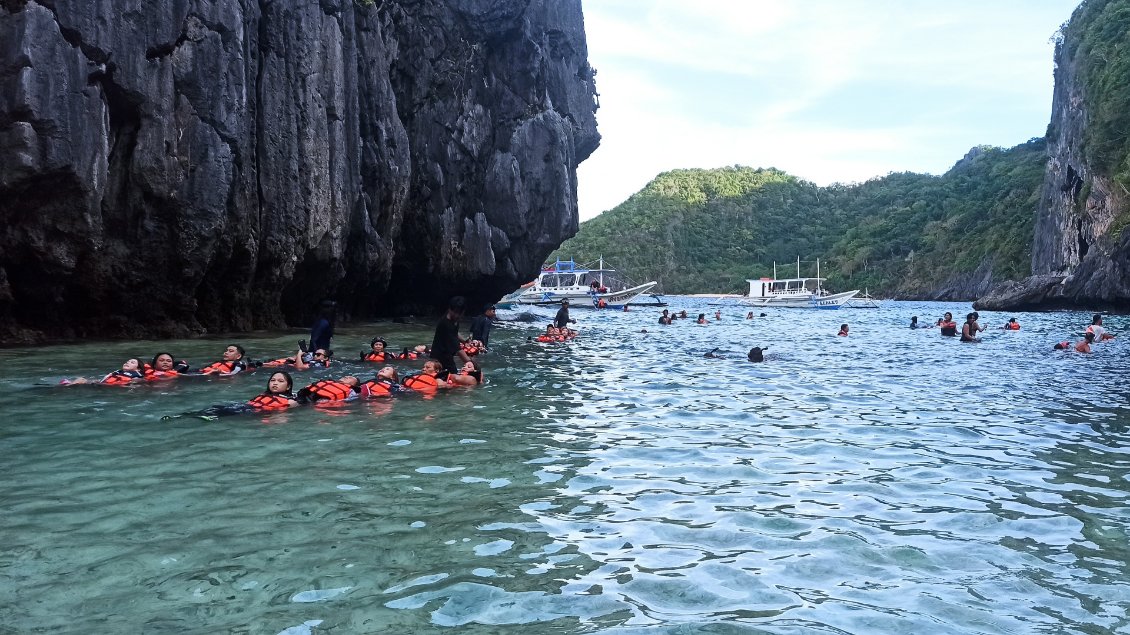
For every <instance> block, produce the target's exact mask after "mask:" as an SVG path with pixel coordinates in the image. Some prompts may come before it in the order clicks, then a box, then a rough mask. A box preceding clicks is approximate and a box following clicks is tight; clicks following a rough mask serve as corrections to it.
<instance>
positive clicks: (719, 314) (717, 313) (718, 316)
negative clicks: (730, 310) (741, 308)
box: [714, 309, 722, 322]
mask: <svg viewBox="0 0 1130 635" xmlns="http://www.w3.org/2000/svg"><path fill="white" fill-rule="evenodd" d="M721 319H722V309H718V310H717V311H715V312H714V321H715V322H717V321H718V320H721Z"/></svg>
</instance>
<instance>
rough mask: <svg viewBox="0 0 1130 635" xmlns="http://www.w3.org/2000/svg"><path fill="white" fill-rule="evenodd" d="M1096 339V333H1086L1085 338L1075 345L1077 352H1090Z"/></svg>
mask: <svg viewBox="0 0 1130 635" xmlns="http://www.w3.org/2000/svg"><path fill="white" fill-rule="evenodd" d="M1094 341H1095V334H1094V333H1084V334H1083V340H1082V341H1080V342H1079V343H1078V344H1076V345H1075V352H1076V353H1090V352H1091V344H1092V343H1094Z"/></svg>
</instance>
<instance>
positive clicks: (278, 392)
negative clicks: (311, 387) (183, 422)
mask: <svg viewBox="0 0 1130 635" xmlns="http://www.w3.org/2000/svg"><path fill="white" fill-rule="evenodd" d="M293 389H294V379H292V378H291V376H290V373H288V372H285V371H281V370H276V371H275V372H273V373H271V376H270V377H269V378H267V389H266V390H264V391H263V392H262V393H260V394H259V395H257V396H255V397H252V398H251V399H250V400H248V401H246V402H244V403H229V404H221V405H217V406H211V407H209V408H205V409H203V410H197V411H195V412H186V413H184V414H183V415H171V416H164V417H161V420H162V421H168V420H169V419H177V418H180V417H200V418H201V419H207V420H212V419H215V418H217V417H228V416H231V415H241V414H248V413H252V412H265V411H274V410H286V409H287V408H290V407H292V406H297V405H298V401H296V400H295V398H294V393H292V392H291V391H292V390H293Z"/></svg>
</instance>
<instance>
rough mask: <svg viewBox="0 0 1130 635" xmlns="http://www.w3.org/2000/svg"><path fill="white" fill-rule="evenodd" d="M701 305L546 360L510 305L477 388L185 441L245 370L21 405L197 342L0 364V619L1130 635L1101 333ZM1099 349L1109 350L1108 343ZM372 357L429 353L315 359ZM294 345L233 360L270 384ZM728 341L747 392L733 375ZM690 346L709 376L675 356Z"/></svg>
mask: <svg viewBox="0 0 1130 635" xmlns="http://www.w3.org/2000/svg"><path fill="white" fill-rule="evenodd" d="M684 307H685V308H687V310H688V312H689V313H692V315H696V314H697V313H699V312H703V311H708V310H709V312H710V313H713V309H714V307H709V308H708V307H707V306H705V301H697V300H692V299H689V298H681V299H676V306H675V308H684ZM721 308H722V311H723V320H722V321H721V322H714V323H712V324H711V325H709V326H697V325H694V324H692V323H691V321H689V320H688V321H686V322H676V323H675V324H673V325H671V326H660V325H658V324H656V316H657V312H656V311H653V310H648V311H637V312H632V313H627V314H623V313H614V312H608V313H599V314H593V313H586V312H583V311H581V310H579V309H578V310H574V314H575V315H574V317H577V318H579V322H580V327H581V336H580V337H579V338H578V339H577V340H576V341H575V342H573V343H571V344H566V345H557V346H547V345H541V344H536V343H532V342H527V341H526V338H527V336H529V335H532V334H535V332H536V331H537V330H539V326H540V327H542V328H544V322H546V321H548V320H549V318H550V316H551V315H552V312H551V311H544V312H543V311H541V310H539V311H538V313H539V318H540V319H541V322H538V323H532V324H524V323H506V324H502V325H500V326H499V327H498V328H496V331H495V333H494V334H493V335H492V339H493V340H494V341H493V342H492V343H493V344H494V345H495V346H494V349H495V350H494V351H493V352H492V353H491V355H489V356H488V357H487V358H486V359H485V360H484V364H485V367H486V371H487V372H486V374H487V377H488V380H489V382H488V384H486V385H484V386H482V387H479V388H476V389H472V390H460V391H454V392H450V393H446V394H441V395H439V396H437V397H436V398H435V399H430V400H424V399H398V400H384V401H371V402H354V403H350V404H347V405H345V406H343V407H338V408H300V409H295V410H291V411H289V412H284V413H278V414H270V415H248V416H243V417H229V418H221V419H219V420H215V421H202V420H199V419H193V418H180V419H173V420H171V421H162V420H161V416H162V415H166V414H176V413H180V412H185V411H190V410H195V409H199V408H201V407H203V406H207V405H211V404H214V403H224V402H231V401H242V400H245V399H247V398H248V397H250V396H252V395H254V394H256V393H258V392H259V391H260V390H261V389H262V384H264V383H265V382H266V376H267V374H266V373H254V374H251V375H248V376H238V377H234V378H229V379H182V380H178V381H176V382H172V383H169V384H167V385H159V386H155V385H148V386H138V387H129V388H109V387H100V386H76V387H66V388H60V387H55V386H49V385H40V384H54V383H56V382H57V381H58V380H59V379H60V378H62V377H65V376H75V375H88V376H93V375H98V374H101V373H104V372H105V371H106V370H109V369H112V368H115V367H117V366H118V365H119V364H120V363H121V360H122V359H124V358H125V357H127V356H130V355H137V354H142V355H145V356H152V354H153V353H155V352H157V351H158V350H167V349H168V350H172V352H174V353H175V354H176V355H177V356H179V357H188V358H189V359H191V360H193V361H195V362H198V363H200V362H204V361H206V360H211V359H213V358H215V357H217V355H218V352H219V351H220V350H222V348H223V346H224V345H225V344H226V343H227V340H208V341H184V342H174V343H169V342H161V343H112V344H104V343H99V344H87V345H81V346H65V347H63V346H61V347H49V348H47V349H43V350H6V351H0V387H2V388H3V391H0V405H2V408H3V412H4V413H5V414H6V415H7V416H5V417H4V421H3V425H2V427H0V438H2V440H3V449H4V453H3V456H4V464H3V467H4V470H3V472H2V476H0V492H2V493H3V500H4V503H5V513H4V515H3V520H2V521H0V523H2V524H0V530H2V531H3V535H4V537H5V540H4V541H3V543H2V544H0V582H2V584H0V607H4V609H3V611H0V619H2V622H0V623H2V624H3V628H8V629H12V630H13V632H29V631H35V630H40V631H44V632H48V631H49V632H76V633H78V632H83V633H88V632H201V633H212V632H250V633H269V634H274V633H283V632H285V633H287V634H288V635H294V634H298V633H319V632H326V633H333V632H337V633H363V632H421V631H427V630H432V629H437V628H440V627H449V626H458V627H461V628H460V630H461V631H470V632H482V633H494V632H499V631H500V630H515V631H517V630H519V629H521V630H523V631H528V632H548V631H554V632H561V631H601V632H619V633H629V632H635V631H640V632H643V631H647V632H701V631H704V630H711V632H739V631H742V632H773V633H810V632H811V633H817V632H819V633H925V632H946V633H1027V632H1048V633H1117V632H1125V630H1126V629H1128V628H1130V623H1128V622H1130V618H1128V617H1127V614H1126V611H1127V608H1126V607H1127V606H1128V605H1130V585H1128V584H1127V580H1130V575H1128V574H1130V567H1128V561H1130V549H1128V547H1127V542H1128V539H1130V531H1128V525H1130V522H1128V520H1127V519H1130V513H1128V510H1127V500H1126V499H1127V492H1128V490H1130V483H1128V477H1127V474H1128V471H1127V468H1128V467H1130V457H1128V456H1127V449H1126V448H1127V439H1128V434H1130V431H1128V423H1130V418H1128V417H1127V411H1126V407H1127V393H1128V391H1127V388H1126V386H1125V383H1124V379H1123V377H1124V376H1125V369H1126V359H1127V356H1126V351H1127V348H1126V347H1127V344H1126V341H1125V337H1123V338H1121V339H1119V340H1115V341H1114V342H1110V343H1107V344H1103V345H1100V346H1096V352H1095V353H1094V354H1092V355H1090V356H1085V355H1080V354H1075V353H1070V354H1068V353H1061V352H1053V351H1052V350H1051V345H1052V344H1053V343H1054V342H1056V341H1058V340H1061V339H1067V338H1071V337H1075V336H1077V335H1078V332H1079V331H1080V330H1081V328H1082V326H1083V325H1085V324H1086V323H1088V322H1089V316H1088V315H1084V314H1082V313H1053V314H1017V317H1018V318H1019V320H1020V322H1021V324H1022V325H1023V330H1021V331H1019V332H1005V331H999V330H989V331H987V332H986V334H985V341H984V342H983V343H981V344H960V343H958V342H956V341H954V340H952V339H945V338H941V337H940V336H939V335H938V333H937V331H936V330H932V329H925V330H918V331H912V330H910V329H908V328H906V326H907V324H908V323H909V317H910V316H911V315H919V316H920V317H919V320H920V322H923V323H931V322H933V320H934V319H936V318H937V317H938V316H940V315H941V313H942V312H944V311H946V310H950V311H953V312H954V313H955V314H958V315H963V314H964V313H965V312H967V311H968V309H967V307H964V306H962V305H956V304H927V303H890V304H888V306H886V307H885V308H883V309H880V310H862V309H861V310H843V311H839V312H809V311H788V310H779V311H774V312H770V315H768V316H767V317H765V318H755V319H753V320H745V319H743V317H744V315H745V309H743V308H742V307H740V306H737V305H726V306H723V307H721ZM503 317H505V315H504V316H503ZM1008 317H1010V316H1008V315H1003V314H986V315H985V316H984V321H985V322H986V323H987V324H988V325H989V326H990V327H992V326H999V325H1000V324H1003V323H1004V321H1005V320H1006V319H1007V318H1008ZM712 322H713V321H712ZM841 322H848V323H850V324H851V333H852V335H851V336H849V337H848V338H837V337H835V333H836V331H837V330H838V327H839V324H840V323H841ZM1107 326H1108V327H1109V328H1110V330H1112V331H1114V332H1115V333H1124V334H1125V336H1127V337H1130V328H1127V327H1130V321H1125V320H1124V319H1122V318H1119V317H1113V318H1110V319H1108V320H1107ZM643 330H646V331H647V332H642V331H643ZM377 333H380V334H382V335H385V336H386V337H388V338H389V339H390V340H391V341H392V342H393V344H394V345H395V346H408V345H411V344H414V343H417V342H418V341H428V339H429V338H430V328H429V327H428V325H426V324H420V325H389V324H379V325H371V326H369V327H365V328H361V327H356V328H351V329H346V330H345V331H344V332H341V333H339V335H338V337H337V338H336V341H335V348H337V349H338V353H337V354H338V357H340V358H345V359H354V358H355V356H356V351H361V350H363V349H364V348H365V347H366V345H367V342H368V340H369V338H370V337H372V335H374V334H377ZM301 336H302V334H301V333H297V332H295V333H289V334H280V333H270V334H260V335H257V336H253V337H243V338H239V339H240V341H242V342H243V343H244V344H245V345H246V346H247V348H248V349H249V351H250V352H251V354H252V355H254V356H256V357H260V358H268V357H277V356H281V355H283V354H285V353H286V352H288V351H289V350H291V349H292V348H293V346H294V341H295V340H296V339H298V338H299V337H301ZM753 345H760V346H768V351H767V353H768V356H767V361H766V363H764V364H760V365H754V364H750V363H748V362H745V361H744V357H745V351H746V350H748V348H750V347H751V346H753ZM713 348H719V349H720V352H721V354H723V355H724V356H725V357H724V358H723V359H706V358H703V353H704V352H706V351H708V350H711V349H713ZM365 369H366V367H363V366H361V365H360V364H359V363H353V362H351V361H350V362H349V363H347V364H345V365H343V366H342V367H340V368H339V369H338V370H337V371H335V374H337V373H341V374H344V373H346V372H350V373H352V372H362V371H363V370H365ZM325 374H326V371H321V373H314V374H313V375H306V377H307V378H308V377H311V376H313V377H320V376H323V375H325Z"/></svg>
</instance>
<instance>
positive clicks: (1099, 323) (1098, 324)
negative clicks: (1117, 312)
mask: <svg viewBox="0 0 1130 635" xmlns="http://www.w3.org/2000/svg"><path fill="white" fill-rule="evenodd" d="M1087 332H1088V333H1093V334H1094V335H1095V341H1097V342H1105V341H1107V340H1113V339H1114V336H1113V335H1111V334H1110V333H1108V332H1107V330H1106V329H1105V328H1103V316H1102V315H1099V314H1098V313H1096V314H1095V315H1094V316H1093V317H1092V318H1091V325H1090V326H1088V327H1087Z"/></svg>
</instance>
